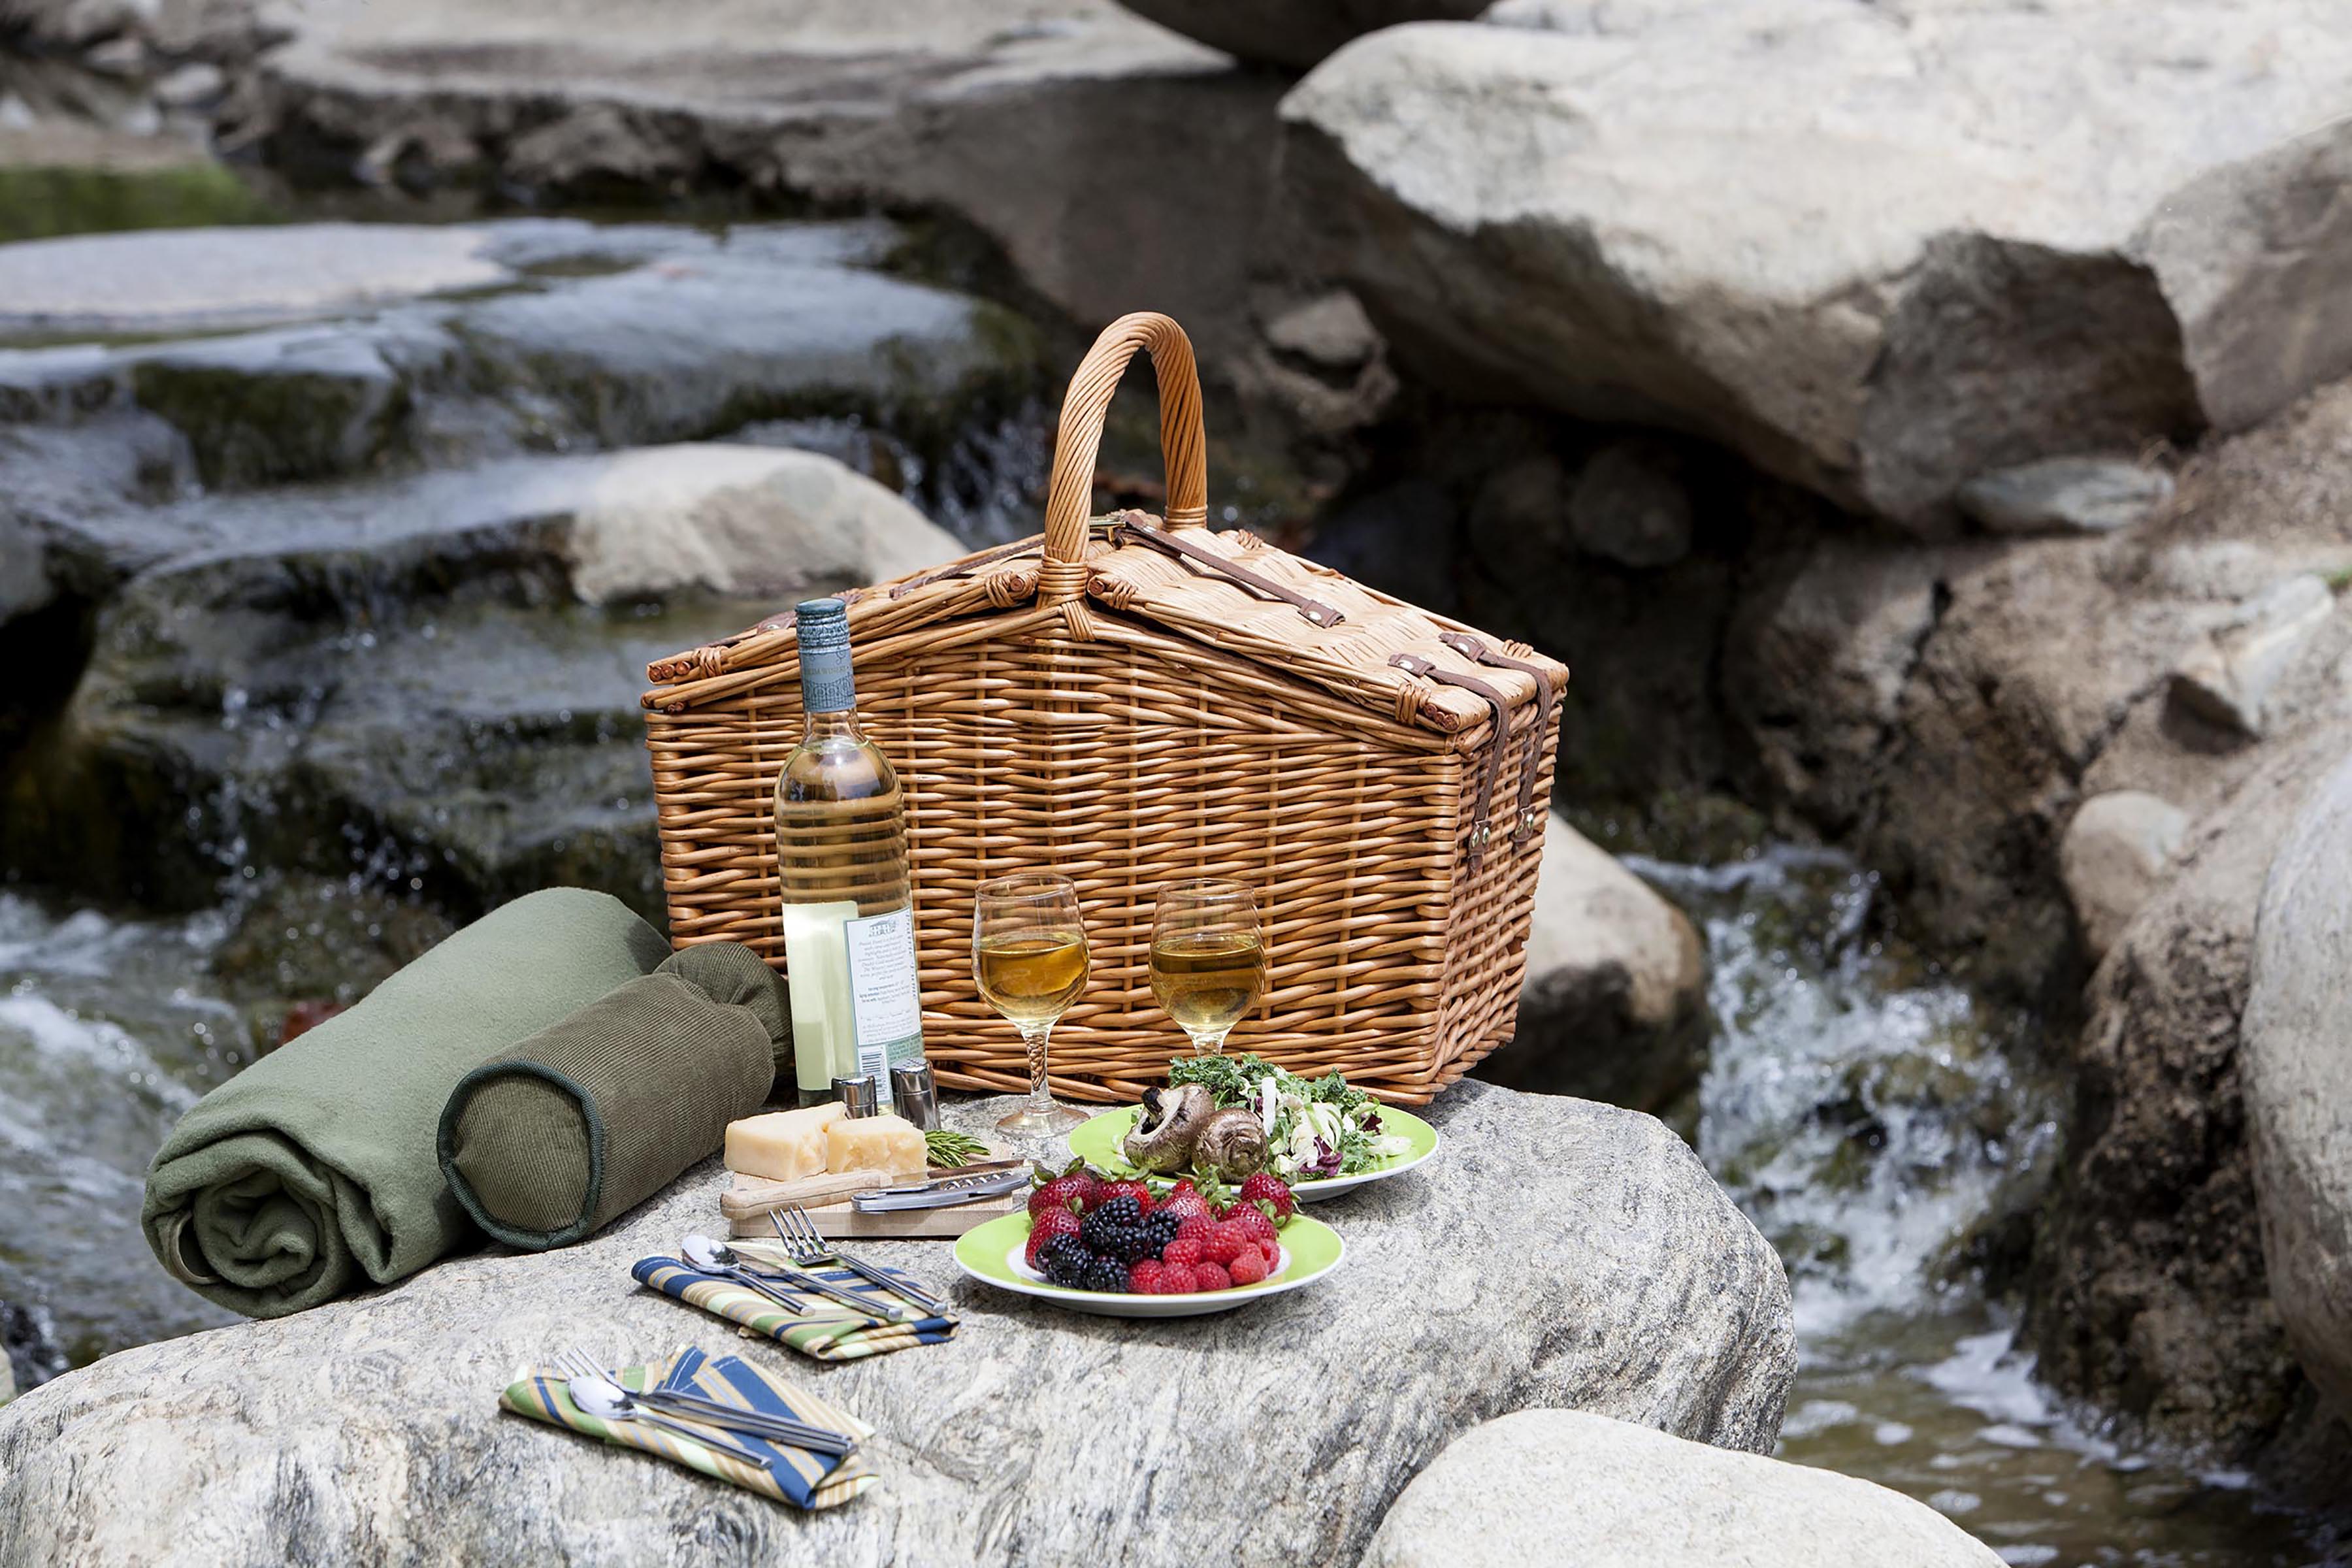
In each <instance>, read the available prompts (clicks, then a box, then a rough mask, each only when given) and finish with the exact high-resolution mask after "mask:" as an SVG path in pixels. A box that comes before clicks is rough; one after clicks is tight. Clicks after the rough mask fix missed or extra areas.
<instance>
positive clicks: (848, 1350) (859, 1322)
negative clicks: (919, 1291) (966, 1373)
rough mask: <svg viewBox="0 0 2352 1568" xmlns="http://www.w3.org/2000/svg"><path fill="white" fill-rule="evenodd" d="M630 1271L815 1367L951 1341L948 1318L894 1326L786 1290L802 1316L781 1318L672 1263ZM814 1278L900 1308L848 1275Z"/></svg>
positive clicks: (770, 1257) (757, 1297)
mask: <svg viewBox="0 0 2352 1568" xmlns="http://www.w3.org/2000/svg"><path fill="white" fill-rule="evenodd" d="M735 1248H736V1250H737V1251H739V1252H741V1253H743V1254H744V1255H745V1256H746V1257H747V1258H750V1259H751V1261H752V1263H753V1264H754V1265H755V1266H757V1267H759V1268H781V1267H785V1266H786V1265H785V1264H784V1262H783V1258H782V1253H781V1252H777V1251H774V1250H772V1249H771V1250H768V1251H764V1252H763V1251H762V1250H761V1245H760V1244H759V1243H758V1242H755V1241H739V1242H737V1243H735ZM629 1272H630V1274H632V1275H633V1276H635V1279H636V1281H637V1283H638V1284H640V1285H649V1286H651V1287H653V1289H656V1290H659V1291H660V1292H661V1293H662V1294H663V1295H665V1296H675V1297H677V1299H678V1300H681V1301H684V1302H685V1303H686V1304H687V1305H688V1306H689V1307H699V1308H701V1309H702V1310H704V1311H706V1312H715V1313H717V1314H718V1315H719V1317H722V1318H724V1319H726V1320H727V1321H729V1322H731V1323H736V1324H740V1326H741V1327H742V1328H743V1329H744V1330H745V1331H747V1332H750V1333H754V1334H765V1335H766V1336H767V1337H768V1338H770V1339H772V1340H781V1341H782V1342H784V1343H785V1344H788V1345H790V1346H792V1347H793V1349H794V1350H796V1351H798V1352H801V1353H802V1354H803V1355H805V1356H814V1357H815V1358H816V1359H817V1360H819V1361H858V1360H861V1359H863V1358H864V1357H866V1356H870V1355H886V1354H887V1353H888V1352H891V1351H902V1350H906V1349H908V1347H910V1346H913V1345H935V1344H938V1343H939V1342H940V1341H942V1340H950V1339H953V1338H954V1337H955V1331H956V1323H957V1320H956V1318H955V1317H954V1316H953V1315H952V1314H944V1315H942V1316H940V1317H936V1318H916V1319H912V1320H909V1321H906V1322H894V1321H890V1320H889V1319H888V1318H887V1316H883V1315H881V1314H880V1313H877V1315H876V1316H874V1317H871V1318H861V1317H859V1316H857V1315H856V1313H854V1312H852V1311H851V1310H849V1309H848V1308H846V1307H845V1306H842V1305H841V1304H840V1303H838V1302H835V1301H828V1300H825V1299H824V1297H822V1296H818V1295H815V1294H814V1293H810V1292H803V1291H795V1290H793V1288H792V1287H791V1286H789V1285H786V1286H783V1287H782V1289H783V1292H784V1294H786V1295H788V1296H793V1295H797V1296H798V1297H799V1298H800V1300H801V1303H802V1307H803V1310H801V1311H798V1312H792V1311H787V1310H784V1309H783V1308H782V1307H780V1306H778V1305H776V1303H775V1302H773V1301H772V1300H769V1299H768V1298H767V1297H765V1296H762V1295H761V1294H760V1293H759V1292H758V1291H757V1290H751V1289H746V1288H744V1287H743V1286H740V1285H738V1284H736V1283H735V1282H734V1281H733V1280H731V1279H720V1278H719V1277H718V1276H717V1275H712V1274H704V1273H701V1272H699V1271H698V1270H697V1269H695V1268H693V1267H691V1266H690V1265H688V1264H685V1263H681V1262H680V1261H678V1260H677V1258H638V1259H637V1261H636V1263H635V1265H634V1266H633V1267H632V1268H630V1269H629ZM882 1272H884V1273H885V1274H890V1275H895V1276H897V1277H898V1279H907V1281H908V1283H909V1284H919V1281H917V1280H914V1279H908V1276H907V1275H905V1274H903V1273H900V1272H899V1270H898V1269H895V1268H885V1269H883V1271H882ZM814 1273H815V1275H816V1278H818V1279H822V1280H824V1282H825V1283H826V1284H828V1285H836V1286H839V1287H841V1288H843V1289H846V1290H849V1291H851V1292H852V1293H853V1294H856V1295H858V1296H863V1297H867V1298H869V1299H871V1300H875V1301H877V1302H878V1303H881V1304H882V1305H883V1308H884V1310H885V1311H887V1308H888V1307H889V1306H891V1305H895V1304H898V1298H897V1297H895V1296H893V1295H891V1294H890V1293H889V1292H888V1291H887V1290H885V1289H882V1288H881V1287H880V1286H879V1285H877V1284H875V1283H874V1282H873V1281H871V1280H869V1279H866V1278H864V1277H863V1276H862V1275H857V1274H853V1273H851V1272H850V1271H849V1270H848V1269H846V1268H819V1269H816V1270H814Z"/></svg>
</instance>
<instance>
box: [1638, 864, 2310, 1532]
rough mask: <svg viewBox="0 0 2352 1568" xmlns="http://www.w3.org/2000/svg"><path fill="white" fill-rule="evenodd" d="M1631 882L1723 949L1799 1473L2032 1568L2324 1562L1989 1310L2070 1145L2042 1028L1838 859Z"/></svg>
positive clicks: (1726, 1005)
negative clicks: (2047, 1175)
mask: <svg viewBox="0 0 2352 1568" xmlns="http://www.w3.org/2000/svg"><path fill="white" fill-rule="evenodd" d="M1628 863H1629V864H1631V865H1632V866H1633V868H1635V869H1636V870H1637V871H1639V872H1641V873H1642V874H1643V876H1645V877H1647V878H1648V879H1650V880H1651V881H1652V882H1653V883H1654V884H1655V885H1656V886H1657V887H1658V888H1659V889H1661V890H1663V891H1664V892H1665V893H1666V894H1667V895H1668V896H1670V897H1672V898H1673V899H1675V900H1676V901H1677V902H1679V903H1681V904H1682V905H1683V907H1684V908H1685V909H1686V910H1688V911H1689V912H1690V913H1691V915H1692V917H1693V918H1694V919H1696V920H1697V921H1700V922H1701V923H1702V926H1703V928H1704V930H1705V931H1706V942H1707V948H1708V956H1709V959H1710V961H1711V963H1712V966H1713V970H1712V976H1711V979H1710V983H1709V984H1710V989H1711V996H1710V1000H1711V1002H1712V1005H1713V1010H1714V1012H1715V1016H1716V1023H1717V1035H1716V1039H1715V1045H1714V1050H1713V1057H1712V1060H1711V1063H1710V1066H1709V1068H1708V1070H1707V1073H1706V1078H1705V1079H1704V1080H1703V1082H1702V1084H1701V1088H1700V1104H1699V1117H1698V1143H1699V1152H1700V1153H1701V1155H1702V1156H1703V1157H1704V1158H1705V1160H1706V1163H1707V1165H1708V1168H1709V1169H1711V1170H1712V1171H1714V1173H1716V1175H1717V1178H1718V1179H1719V1180H1721V1181H1722V1182H1723V1183H1724V1184H1725V1185H1726V1186H1727V1188H1729V1189H1730V1191H1731V1192H1732V1194H1734V1196H1736V1197H1737V1198H1738V1201H1739V1203H1740V1205H1741V1206H1742V1207H1743V1208H1745V1209H1746V1210H1747V1211H1748V1215H1750V1216H1751V1217H1752V1218H1753V1219H1754V1220H1755V1221H1756V1224H1757V1226H1758V1227H1759V1229H1761V1230H1762V1231H1763V1232H1764V1234H1765V1235H1766V1236H1767V1237H1769V1238H1770V1239H1771V1241H1772V1242H1773V1244H1774V1246H1775V1247H1778V1248H1779V1250H1780V1255H1781V1257H1782V1258H1784V1259H1785V1260H1786V1261H1787V1264H1788V1268H1789V1279H1790V1288H1791V1289H1792V1291H1793V1293H1794V1295H1795V1300H1796V1313H1797V1333H1798V1342H1799V1346H1800V1356H1801V1361H1800V1366H1799V1371H1798V1374H1797V1384H1796V1387H1795V1388H1794V1389H1793V1390H1792V1391H1791V1392H1790V1397H1789V1415H1788V1421H1787V1424H1786V1426H1784V1428H1783V1430H1782V1435H1781V1444H1780V1454H1781V1456H1782V1457H1783V1458H1789V1459H1793V1460H1796V1461H1798V1462H1800V1463H1803V1464H1809V1465H1818V1466H1821V1467H1822V1468H1828V1469H1833V1470H1842V1471H1844V1472H1846V1473H1848V1474H1851V1475H1858V1476H1864V1477H1867V1478H1869V1479H1872V1480H1875V1481H1878V1482H1881V1483H1883V1484H1885V1485H1886V1486H1890V1487H1893V1488H1895V1489H1897V1490H1900V1491H1904V1492H1907V1493H1909V1494H1910V1495H1911V1496H1913V1497H1916V1498H1918V1499H1920V1500H1923V1501H1925V1502H1927V1503H1928V1504H1929V1505H1930V1506H1932V1507H1934V1508H1937V1509H1938V1510H1941V1511H1943V1512H1944V1513H1945V1514H1947V1515H1948V1516H1949V1517H1951V1518H1952V1519H1953V1520H1955V1521H1958V1523H1959V1524H1961V1525H1962V1526H1964V1527H1965V1528H1966V1529H1968V1530H1969V1531H1971V1532H1972V1533H1974V1534H1975V1535H1976V1536H1978V1537H1979V1539H1980V1540H1982V1541H1984V1542H1986V1543H1987V1544H1988V1545H1990V1546H1991V1547H1992V1548H1993V1549H1994V1550H1995V1551H1996V1552H1999V1553H2000V1555H2001V1557H2002V1558H2003V1559H2005V1560H2006V1561H2008V1562H2010V1563H2016V1564H2019V1565H2020V1568H2042V1565H2044V1564H2047V1565H2051V1568H2066V1565H2069V1564H2102V1565H2105V1564H2133V1565H2139V1568H2159V1565H2160V1568H2175V1565H2178V1568H2190V1565H2198V1568H2222V1565H2225V1564H2226V1565H2229V1568H2255V1565H2262V1568H2271V1565H2273V1564H2276V1565H2281V1568H2284V1565H2289V1564H2301V1563H2313V1562H2316V1561H2319V1560H2321V1559H2322V1558H2324V1557H2326V1556H2327V1555H2329V1553H2330V1552H2331V1550H2332V1549H2333V1548H2334V1546H2335V1542H2333V1541H2331V1539H2330V1538H2329V1536H2328V1533H2327V1531H2326V1527H2325V1526H2323V1525H2321V1524H2319V1523H2317V1522H2316V1521H2310V1520H2307V1519H2304V1518H2301V1517H2299V1516H2297V1515H2295V1514H2294V1513H2293V1512H2290V1511H2287V1510H2283V1509H2281V1508H2279V1507H2277V1506H2276V1505H2274V1504H2272V1503H2270V1502H2268V1501H2267V1500H2264V1499H2263V1497H2262V1496H2261V1495H2260V1494H2259V1493H2258V1492H2257V1491H2256V1490H2255V1489H2253V1488H2252V1485H2251V1484H2250V1482H2249V1480H2248V1478H2246V1477H2245V1476H2243V1475H2240V1474H2236V1473H2231V1472H2227V1471H2215V1470H2211V1469H2205V1468H2198V1467H2197V1466H2196V1465H2195V1464H2194V1463H2193V1462H2190V1461H2189V1460H2186V1459H2184V1458H2180V1457H2179V1456H2175V1455H2169V1454H2167V1453H2165V1452H2163V1451H2161V1450H2158V1449H2151V1448H2135V1447H2129V1446H2127V1445H2126V1443H2125V1442H2123V1441H2121V1440H2119V1439H2118V1438H2117V1437H2116V1436H2114V1435H2113V1434H2109V1433H2103V1432H2101V1431H2098V1430H2096V1429H2095V1427H2093V1426H2090V1425H2088V1424H2086V1423H2085V1422H2084V1421H2083V1420H2081V1419H2079V1418H2078V1417H2077V1416H2076V1415H2074V1413H2071V1412H2070V1411H2068V1410H2067V1409H2066V1408H2065V1407H2064V1405H2063V1404H2062V1403H2061V1402H2060V1401H2058V1400H2057V1399H2056V1398H2054V1397H2053V1395H2052V1394H2050V1393H2049V1392H2048V1391H2047V1390H2045V1389H2043V1388H2042V1386H2041V1385H2040V1384H2036V1383H2035V1382H2034V1380H2033V1375H2032V1372H2033V1366H2032V1357H2031V1356H2030V1355H2028V1354H2026V1353H2025V1352H2022V1351H2021V1350H2020V1349H2019V1348H2018V1347H2017V1344H2016V1340H2015V1327H2016V1325H2015V1321H2014V1318H2013V1315H2012V1314H2011V1312H2010V1311H2009V1310H2007V1309H2006V1308H2005V1307H2004V1306H2003V1305H2002V1304H2000V1303H1999V1302H1997V1301H1992V1300H1987V1299H1986V1297H1985V1295H1984V1293H1983V1291H1982V1290H1981V1289H1979V1285H1978V1283H1977V1278H1976V1276H1977V1269H1976V1268H1975V1264H1974V1258H1975V1248H1976V1247H1979V1246H1981V1245H1983V1244H1986V1243H1987V1242H1990V1241H1991V1240H1993V1239H1995V1238H1994V1237H1993V1236H1992V1234H1991V1227H1992V1225H1993V1222H1994V1220H1995V1217H1996V1216H1997V1215H1999V1214H2000V1212H2001V1205H2002V1202H2003V1198H2004V1195H2005V1194H2008V1193H2011V1192H2012V1191H2015V1190H2017V1187H2016V1185H2014V1184H2027V1185H2030V1184H2031V1183H2032V1178H2033V1175H2034V1173H2035V1172H2036V1171H2037V1169H2038V1168H2040V1167H2041V1166H2042V1164H2043V1163H2045V1162H2046V1161H2047V1160H2048V1159H2049V1158H2050V1157H2051V1156H2052V1154H2053V1152H2054V1150H2055V1146H2056V1140H2057V1138H2058V1134H2059V1128H2058V1125H2057V1121H2056V1120H2055V1117H2056V1110H2057V1108H2058V1107H2059V1106H2061V1105H2062V1104H2063V1099H2062V1096H2061V1090H2060V1087H2059V1085H2058V1083H2057V1081H2056V1080H2055V1078H2054V1075H2052V1074H2050V1073H2048V1072H2047V1071H2045V1070H2044V1069H2042V1068H2041V1067H2040V1066H2039V1065H2038V1058H2039V1051H2038V1049H2037V1041H2036V1038H2035V1034H2034V1030H2033V1024H2032V1019H2031V1018H2028V1017H2026V1016H2021V1015H2018V1014H2009V1013H2002V1012H2000V1011H1998V1010H1994V1009H1990V1008H1988V1007H1987V1006H1986V1005H1983V1004H1982V1003H1981V1002H1980V1001H1978V1000H1976V999H1974V998H1972V997H1971V996H1970V995H1969V994H1968V993H1967V992H1966V991H1965V990H1963V989H1962V988H1960V987H1959V986H1958V985H1956V984H1951V983H1950V982H1948V980H1946V979H1944V978H1943V977H1941V976H1940V975H1938V974H1937V973H1936V972H1935V970H1934V969H1933V968H1932V967H1931V966H1928V965H1925V964H1922V963H1918V962H1917V961H1916V960H1915V959H1912V958H1910V957H1908V956H1906V954H1904V953H1903V952H1902V951H1901V950H1900V948H1899V946H1898V945H1896V944H1894V943H1891V942H1886V941H1885V940H1883V939H1882V938H1881V937H1880V936H1879V935H1878V934H1877V932H1878V925H1877V922H1876V921H1874V918H1873V917H1874V912H1875V911H1874V899H1875V893H1876V887H1875V882H1874V879H1873V878H1871V877H1870V876H1868V875H1866V874H1864V873H1863V872H1860V871H1858V870H1856V869H1855V868H1853V865H1852V864H1851V863H1850V862H1848V861H1846V860H1845V859H1843V858H1840V857H1837V856H1834V855H1830V854H1826V853H1823V852H1821V851H1817V850H1804V849H1798V848H1793V847H1774V848H1771V849H1768V850H1765V851H1762V852H1760V853H1759V854H1757V855H1756V856H1754V857H1753V858H1748V859H1744V860H1740V861H1738V862H1735V863H1732V864H1729V865H1724V866H1714V867H1691V866H1677V865H1669V864H1665V863H1662V862H1657V861H1651V860H1643V859H1640V858H1629V862H1628Z"/></svg>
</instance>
